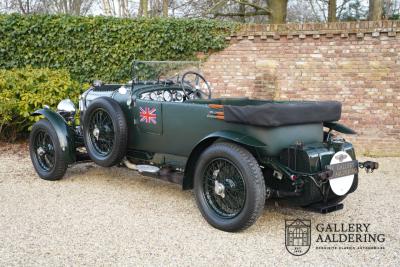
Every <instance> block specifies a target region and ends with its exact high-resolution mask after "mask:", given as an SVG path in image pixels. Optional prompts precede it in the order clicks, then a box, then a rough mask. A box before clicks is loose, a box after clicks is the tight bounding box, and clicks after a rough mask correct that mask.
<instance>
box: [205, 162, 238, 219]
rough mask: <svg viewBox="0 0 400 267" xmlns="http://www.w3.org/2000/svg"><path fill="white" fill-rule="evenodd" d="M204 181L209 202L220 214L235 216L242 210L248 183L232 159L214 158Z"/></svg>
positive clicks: (208, 166) (207, 168) (228, 216)
mask: <svg viewBox="0 0 400 267" xmlns="http://www.w3.org/2000/svg"><path fill="white" fill-rule="evenodd" d="M203 182H204V183H203V187H204V189H203V190H204V194H205V198H206V201H207V204H208V205H209V206H210V208H212V209H213V210H214V212H216V213H217V214H218V215H219V216H221V217H224V218H233V217H235V216H237V215H238V214H239V213H240V212H241V211H242V209H243V207H244V205H245V201H246V184H245V181H244V179H243V175H242V174H241V173H240V171H239V170H238V168H237V167H236V166H235V165H234V164H233V163H232V162H231V161H230V160H228V159H224V158H217V159H214V160H212V161H211V162H210V163H209V164H208V165H207V167H206V168H205V172H204V179H203Z"/></svg>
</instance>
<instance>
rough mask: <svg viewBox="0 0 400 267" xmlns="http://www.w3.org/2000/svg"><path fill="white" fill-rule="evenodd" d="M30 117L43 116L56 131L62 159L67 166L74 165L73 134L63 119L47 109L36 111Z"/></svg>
mask: <svg viewBox="0 0 400 267" xmlns="http://www.w3.org/2000/svg"><path fill="white" fill-rule="evenodd" d="M31 115H32V116H39V115H43V116H44V117H45V118H46V119H47V120H48V121H49V122H50V123H51V125H52V126H53V128H54V130H55V131H56V134H57V137H58V141H59V143H60V146H61V151H62V154H63V157H64V159H65V160H66V162H67V163H68V164H70V163H74V162H75V160H76V158H75V140H74V133H73V131H72V130H71V128H70V127H69V126H68V124H67V122H66V121H65V120H64V118H63V117H62V116H61V115H60V114H58V113H57V112H54V111H52V110H51V109H48V108H43V109H39V110H36V111H35V112H33V113H32V114H31Z"/></svg>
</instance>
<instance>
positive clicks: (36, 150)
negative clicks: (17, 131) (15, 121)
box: [29, 119, 68, 181]
mask: <svg viewBox="0 0 400 267" xmlns="http://www.w3.org/2000/svg"><path fill="white" fill-rule="evenodd" d="M29 153H30V156H31V160H32V163H33V167H34V168H35V170H36V172H37V174H38V175H39V176H40V178H42V179H44V180H51V181H54V180H59V179H61V178H62V177H63V176H64V174H65V171H66V170H67V167H68V165H67V163H66V162H65V160H64V158H63V155H62V150H61V146H60V142H59V141H58V137H57V133H56V131H55V130H54V128H53V126H52V125H51V124H50V122H49V121H48V120H46V119H42V120H40V121H38V122H36V123H35V124H34V125H33V127H32V131H31V133H30V135H29Z"/></svg>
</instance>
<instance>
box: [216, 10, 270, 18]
mask: <svg viewBox="0 0 400 267" xmlns="http://www.w3.org/2000/svg"><path fill="white" fill-rule="evenodd" d="M270 14H271V13H270V12H267V11H254V12H246V13H214V16H216V17H252V16H265V15H270Z"/></svg>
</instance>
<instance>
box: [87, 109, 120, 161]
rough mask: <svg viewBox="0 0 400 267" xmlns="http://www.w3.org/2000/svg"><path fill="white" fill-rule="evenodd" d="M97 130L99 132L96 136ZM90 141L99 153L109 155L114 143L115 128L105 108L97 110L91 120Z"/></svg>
mask: <svg viewBox="0 0 400 267" xmlns="http://www.w3.org/2000/svg"><path fill="white" fill-rule="evenodd" d="M95 131H98V134H96V136H95V133H94V132H95ZM89 136H90V141H91V142H92V145H93V147H94V149H95V151H96V152H97V153H99V154H100V155H101V156H107V155H108V154H109V153H111V151H112V148H113V145H114V137H115V133H114V128H113V123H112V120H111V117H110V115H109V114H108V113H107V112H106V111H104V110H103V109H98V110H95V111H94V113H93V114H92V115H91V119H90V122H89Z"/></svg>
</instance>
